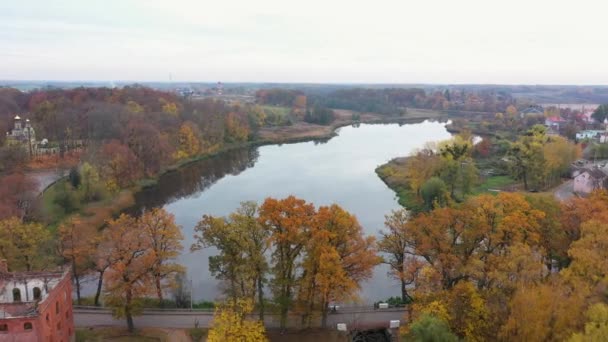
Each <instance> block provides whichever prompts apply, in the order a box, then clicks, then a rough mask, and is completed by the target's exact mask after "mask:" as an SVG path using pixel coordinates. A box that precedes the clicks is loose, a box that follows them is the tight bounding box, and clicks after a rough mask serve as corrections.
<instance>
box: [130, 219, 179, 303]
mask: <svg viewBox="0 0 608 342" xmlns="http://www.w3.org/2000/svg"><path fill="white" fill-rule="evenodd" d="M138 229H140V230H142V231H143V232H144V235H145V236H144V238H145V239H147V240H148V241H149V248H150V252H152V259H153V264H152V266H151V268H150V273H151V275H152V278H153V280H154V286H155V287H156V295H157V296H158V300H159V301H160V304H161V305H163V287H166V284H165V283H166V281H169V282H172V280H174V277H175V275H177V274H179V273H183V272H184V271H185V270H184V267H183V266H181V265H179V264H177V263H175V262H174V261H175V259H176V258H177V257H178V256H179V254H180V253H181V251H182V249H183V247H182V244H181V241H182V240H183V236H182V233H181V228H180V227H179V226H178V225H176V224H175V217H174V216H173V215H172V214H170V213H168V212H167V211H166V210H164V209H158V208H155V209H152V210H150V211H147V212H145V213H144V214H143V215H142V216H141V217H140V218H139V219H138Z"/></svg>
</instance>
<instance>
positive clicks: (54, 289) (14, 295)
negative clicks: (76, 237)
mask: <svg viewBox="0 0 608 342" xmlns="http://www.w3.org/2000/svg"><path fill="white" fill-rule="evenodd" d="M74 336H75V334H74V318H73V312H72V282H71V274H70V272H69V270H68V268H66V270H58V271H54V272H9V271H8V267H7V264H6V260H0V342H9V341H10V342H30V341H32V342H34V341H44V342H68V341H73V340H74Z"/></svg>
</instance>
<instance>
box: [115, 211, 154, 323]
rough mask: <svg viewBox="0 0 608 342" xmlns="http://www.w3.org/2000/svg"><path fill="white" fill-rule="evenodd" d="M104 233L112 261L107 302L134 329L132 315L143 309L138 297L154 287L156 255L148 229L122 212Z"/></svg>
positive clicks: (149, 291) (146, 293) (116, 314)
mask: <svg viewBox="0 0 608 342" xmlns="http://www.w3.org/2000/svg"><path fill="white" fill-rule="evenodd" d="M103 234H104V235H106V239H105V240H106V241H107V242H108V243H107V244H106V245H105V246H104V247H105V248H106V249H107V250H106V253H107V258H108V260H109V264H110V267H109V268H108V270H107V271H106V272H105V274H104V277H105V286H104V294H105V298H106V303H107V304H109V306H111V307H113V308H114V315H115V316H116V317H118V318H122V317H124V318H126V321H127V326H128V329H129V331H130V332H133V330H134V329H135V326H134V324H133V316H134V315H136V314H139V312H140V306H139V300H140V299H141V298H142V297H144V296H147V295H149V294H150V293H151V292H152V291H151V290H152V289H153V288H154V285H153V284H154V278H153V277H152V274H151V272H150V271H151V270H152V269H153V267H154V266H155V264H156V260H155V259H156V258H155V255H154V252H152V250H151V244H150V239H149V238H148V237H147V235H146V232H145V231H144V230H143V229H139V227H138V223H137V220H136V219H135V218H133V217H131V216H128V215H125V214H122V215H120V217H119V218H117V219H115V220H110V221H109V222H108V226H107V227H106V228H105V229H104V231H103Z"/></svg>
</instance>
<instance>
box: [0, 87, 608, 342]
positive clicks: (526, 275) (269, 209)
mask: <svg viewBox="0 0 608 342" xmlns="http://www.w3.org/2000/svg"><path fill="white" fill-rule="evenodd" d="M513 101H514V100H513V99H512V98H510V97H508V96H507V97H504V96H502V95H500V96H498V95H496V94H485V95H484V94H483V93H479V94H473V93H464V92H463V93H458V94H455V93H454V94H453V93H450V92H449V91H444V92H435V93H432V94H429V93H427V92H425V91H424V90H419V89H390V88H380V89H376V88H374V89H366V90H362V89H356V88H355V89H338V90H335V91H334V90H332V91H331V92H328V93H316V94H307V93H305V92H301V91H298V90H290V89H272V88H270V89H262V90H259V91H258V92H257V93H256V101H255V103H238V102H228V101H224V100H221V99H216V98H203V99H191V98H188V97H182V96H178V95H176V94H174V93H170V92H165V91H159V90H154V89H150V88H146V87H142V86H126V87H124V88H120V89H110V88H75V89H46V90H36V91H32V92H27V93H23V92H21V91H18V90H15V89H9V88H2V89H0V118H1V120H0V125H3V126H2V127H1V128H2V129H4V130H9V129H10V128H11V127H10V125H11V124H12V117H13V116H14V115H15V114H16V113H27V114H26V115H28V117H29V118H31V120H32V122H33V125H34V127H35V128H36V132H37V136H38V137H41V138H42V137H44V138H47V139H48V140H49V141H50V143H51V144H54V145H55V146H56V147H58V150H59V152H58V154H57V155H56V156H54V157H53V158H47V159H45V156H36V157H35V158H34V157H33V156H30V155H28V152H27V151H24V149H23V148H22V146H18V145H14V144H10V143H9V142H8V141H5V137H4V135H1V136H0V139H3V140H2V141H1V143H2V145H1V147H0V236H2V237H5V238H3V239H1V240H0V257H1V258H4V259H7V260H8V265H10V270H11V271H21V270H28V271H31V270H44V269H50V268H53V267H55V266H56V265H58V264H65V263H69V264H70V265H71V267H72V275H73V277H74V284H75V285H74V288H75V290H76V301H77V303H79V304H81V303H83V304H91V305H105V306H108V307H111V308H112V309H113V312H114V314H115V316H116V317H120V318H124V319H125V321H126V322H127V326H128V327H129V329H130V330H133V329H135V323H134V320H133V317H135V316H137V315H138V314H140V313H141V312H142V309H143V307H145V306H150V305H152V306H156V307H165V306H166V307H169V306H173V307H175V306H184V305H185V304H184V303H185V301H186V300H185V298H186V297H187V296H188V294H187V293H186V292H185V289H184V284H183V282H184V278H183V275H184V268H183V266H181V265H179V263H178V262H177V261H176V258H177V256H179V255H180V254H181V253H182V252H183V250H184V247H185V248H187V249H190V250H191V251H196V250H200V249H202V248H210V247H213V248H214V249H215V250H216V251H217V253H215V254H214V255H213V256H211V257H210V259H209V267H210V271H211V273H212V275H213V276H214V277H216V278H217V279H218V280H219V281H220V283H221V287H222V290H223V294H224V298H225V301H222V302H218V303H216V304H212V305H211V306H216V307H217V311H216V319H217V321H218V322H219V323H217V324H216V325H214V327H213V329H212V330H211V331H210V332H209V337H210V340H214V338H215V340H218V341H221V340H222V338H225V337H226V336H241V335H240V334H246V335H251V336H257V337H254V338H258V339H260V340H261V339H263V335H264V327H263V325H262V324H260V322H259V321H260V320H263V319H264V315H266V314H268V313H273V314H278V315H279V317H280V324H281V326H282V327H286V326H287V323H288V320H289V319H293V317H294V316H295V317H297V320H298V321H299V324H300V326H301V327H304V328H306V327H313V326H317V325H321V326H325V325H326V323H327V316H328V314H329V303H332V302H348V301H357V300H358V295H359V289H360V286H361V284H362V282H364V281H365V280H367V279H369V278H370V277H371V274H372V272H373V270H374V268H375V267H376V266H377V265H379V264H381V263H384V264H386V265H388V266H389V267H390V279H387V281H395V282H398V283H399V284H400V292H401V293H400V303H401V304H406V314H405V316H404V320H403V321H404V322H407V323H408V324H405V325H404V326H403V327H402V329H401V334H402V335H403V338H404V339H406V340H414V341H426V340H428V336H429V334H430V335H432V336H443V337H442V340H445V341H457V340H472V341H494V340H498V341H512V340H516V341H518V340H519V341H537V340H546V341H563V340H569V341H585V340H602V339H603V337H604V336H607V334H608V306H607V304H606V298H605V288H606V286H607V285H608V284H606V276H607V274H608V263H607V261H606V260H608V259H607V255H605V254H606V251H605V250H606V248H605V247H606V245H607V244H608V241H604V240H606V236H608V234H607V233H608V231H606V230H607V229H608V228H607V227H608V194H607V193H606V192H603V191H598V192H595V193H593V194H592V195H591V196H589V197H588V198H574V199H571V200H568V201H565V202H558V201H556V200H555V199H554V198H553V197H552V196H548V195H546V194H542V193H532V192H529V191H528V192H499V193H493V194H489V193H487V191H486V192H480V191H478V190H477V185H478V184H479V178H480V176H481V170H482V169H483V167H485V166H487V165H489V164H492V165H493V167H495V168H502V169H504V172H506V173H508V175H509V177H512V178H513V179H514V180H517V181H519V182H521V183H522V184H523V190H534V191H536V190H542V189H546V188H548V187H551V186H554V185H555V184H557V183H558V182H559V180H560V179H561V177H562V176H563V174H564V173H566V172H567V168H568V166H569V165H570V164H571V162H572V161H574V160H575V159H577V158H578V157H579V155H580V150H579V146H578V145H575V144H574V143H572V142H570V141H568V140H567V139H565V138H563V137H559V136H554V135H549V134H547V131H546V130H545V129H544V128H543V127H541V126H538V125H535V124H536V123H537V122H536V121H534V120H531V121H529V122H527V121H526V122H524V123H521V122H520V121H517V122H519V123H518V124H517V126H510V124H509V122H513V123H515V122H516V121H515V117H516V115H515V114H513V109H512V108H510V107H512V102H513ZM365 106H370V107H365ZM408 107H409V108H440V109H442V110H461V109H462V110H465V111H478V110H480V111H504V112H505V113H504V114H503V113H500V114H501V115H498V114H496V115H492V118H493V119H492V120H490V122H489V124H490V125H495V127H502V128H501V130H505V132H506V136H494V137H484V138H483V139H482V140H481V141H480V142H476V141H474V136H473V135H472V134H471V133H469V132H467V131H466V130H465V131H462V132H461V133H460V134H458V135H455V136H454V138H452V139H451V140H448V141H445V142H440V143H437V144H428V145H427V146H425V147H424V148H422V149H420V150H418V151H415V152H414V153H413V154H412V155H411V156H410V157H409V158H408V159H407V161H406V166H405V167H403V168H402V169H401V171H404V173H405V175H404V177H405V181H406V187H407V191H408V192H409V196H411V198H412V199H413V202H412V203H413V205H408V206H407V209H401V210H397V211H393V212H390V213H387V216H386V222H385V227H384V228H383V229H382V230H381V231H380V233H379V235H378V236H376V237H374V236H367V235H365V234H364V233H363V231H364V230H363V227H362V226H361V224H360V223H359V221H358V220H357V217H356V216H355V214H356V213H350V212H348V211H346V210H345V209H343V208H342V207H340V206H339V205H337V204H330V205H325V206H315V204H314V203H309V202H306V201H305V200H304V199H299V198H296V197H293V196H289V197H286V198H282V199H276V198H267V199H265V200H264V201H263V202H262V203H254V202H243V203H242V204H241V207H239V208H238V209H236V210H235V211H234V212H233V213H231V214H230V215H227V216H226V217H214V216H209V215H206V214H205V213H204V211H201V212H200V213H199V215H200V221H199V222H198V224H197V225H196V227H195V235H194V236H193V237H194V239H195V243H194V244H193V245H192V246H183V239H184V236H183V235H182V231H181V229H180V227H179V226H178V225H177V224H176V223H175V217H173V216H172V215H171V214H170V213H168V212H167V211H165V210H163V209H153V210H148V211H146V212H144V213H141V215H135V214H133V213H125V212H124V208H125V207H128V206H129V205H130V204H131V203H132V201H133V199H132V194H133V192H134V191H137V190H138V189H141V188H142V187H145V186H147V184H149V183H153V182H154V179H155V178H156V177H158V175H160V174H162V173H163V172H166V171H167V170H170V169H171V168H175V167H179V165H181V164H182V163H187V162H188V161H191V160H195V159H196V158H199V157H201V156H204V155H209V154H211V153H215V152H219V151H222V150H225V149H227V148H229V147H231V146H243V145H245V144H249V143H255V142H256V139H257V134H258V132H259V131H260V130H261V129H263V128H264V127H272V126H276V125H277V124H281V125H289V120H285V121H281V120H277V117H279V116H282V115H286V114H285V113H288V115H289V117H290V119H295V120H301V121H304V122H308V123H313V124H322V125H327V124H329V123H331V122H332V120H333V112H332V109H333V108H336V109H337V108H345V109H355V110H358V111H369V110H374V111H377V112H380V113H392V114H394V113H395V110H397V111H400V110H403V111H405V112H407V108H408ZM329 108H332V109H329ZM598 113H600V112H599V111H598ZM600 114H601V113H600ZM598 115H599V114H598ZM509 120H511V121H509ZM292 124H293V122H292ZM509 127H516V129H509ZM496 156H499V157H498V158H491V157H496ZM35 159H38V160H35ZM490 159H491V160H490ZM33 161H35V162H36V163H37V164H36V163H33ZM493 163H494V164H493ZM35 165H43V166H46V167H63V168H66V169H67V170H68V173H67V175H66V177H64V178H62V179H61V180H60V181H59V182H58V183H57V184H56V185H55V186H53V187H52V190H49V191H48V193H45V194H44V196H38V194H37V190H36V189H37V184H35V182H33V181H32V179H31V178H29V177H27V173H26V172H27V171H31V170H32V169H33V168H34V166H35ZM484 165H485V166H484ZM378 228H380V227H378ZM85 277H93V278H94V279H95V280H96V286H95V287H96V291H95V295H94V296H93V298H85V297H84V296H81V293H80V290H81V281H82V280H83V279H84V278H85ZM254 318H255V319H254ZM214 329H215V330H214ZM214 336H215V337H214Z"/></svg>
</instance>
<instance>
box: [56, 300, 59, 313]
mask: <svg viewBox="0 0 608 342" xmlns="http://www.w3.org/2000/svg"><path fill="white" fill-rule="evenodd" d="M55 313H56V314H58V313H59V302H55Z"/></svg>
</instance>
